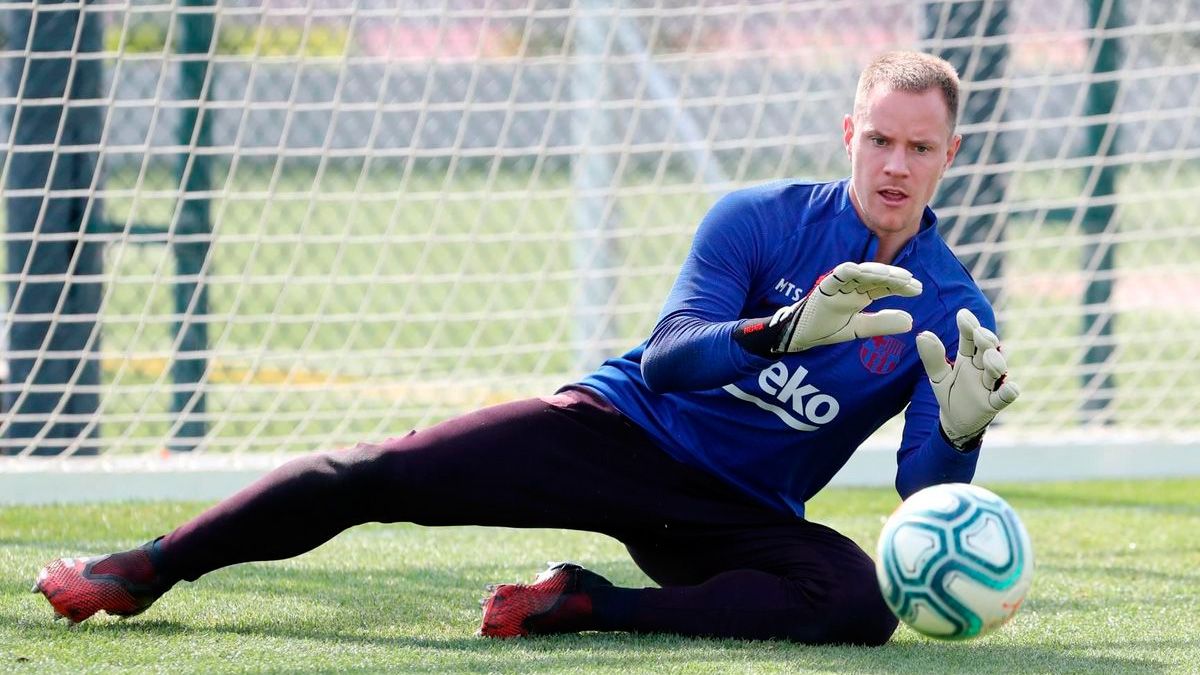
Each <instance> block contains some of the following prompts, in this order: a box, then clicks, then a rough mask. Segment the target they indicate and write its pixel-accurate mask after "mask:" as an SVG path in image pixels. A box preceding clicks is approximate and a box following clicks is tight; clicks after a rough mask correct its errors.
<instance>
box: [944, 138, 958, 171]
mask: <svg viewBox="0 0 1200 675" xmlns="http://www.w3.org/2000/svg"><path fill="white" fill-rule="evenodd" d="M960 145H962V134H954V137H953V138H951V139H950V146H949V148H947V149H946V164H945V165H943V166H942V171H943V172H944V171H945V170H946V169H949V168H950V165H951V164H953V163H954V158H955V157H956V156H957V155H958V148H959V146H960Z"/></svg>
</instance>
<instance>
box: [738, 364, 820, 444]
mask: <svg viewBox="0 0 1200 675" xmlns="http://www.w3.org/2000/svg"><path fill="white" fill-rule="evenodd" d="M807 376H808V369H807V368H805V367H804V366H801V365H798V364H797V365H796V370H795V371H794V372H789V371H788V367H787V365H785V364H784V363H783V362H782V361H776V362H775V363H772V364H771V365H770V366H768V367H767V369H766V370H764V371H762V372H761V373H759V374H758V386H759V387H760V388H761V389H762V391H763V394H765V396H764V397H762V398H759V397H758V396H755V395H754V394H751V393H748V392H746V391H743V390H742V389H740V388H739V387H737V386H736V385H732V384H729V385H726V386H725V387H723V389H724V390H725V392H726V393H728V394H732V395H733V396H734V397H736V398H739V399H741V400H743V401H746V402H747V403H753V404H754V405H756V406H758V407H759V408H762V409H763V410H766V411H767V412H769V413H772V414H774V415H775V416H776V417H778V418H779V419H780V420H782V421H783V423H784V424H786V425H788V426H789V427H791V428H793V429H795V430H796V431H816V430H818V429H820V428H821V425H822V424H826V423H827V422H830V421H831V420H833V418H835V417H837V414H838V411H839V410H841V405H840V404H838V401H837V399H836V398H834V397H832V396H830V395H829V394H824V393H821V390H820V389H817V388H816V387H815V386H813V385H811V384H805V383H804V378H805V377H807Z"/></svg>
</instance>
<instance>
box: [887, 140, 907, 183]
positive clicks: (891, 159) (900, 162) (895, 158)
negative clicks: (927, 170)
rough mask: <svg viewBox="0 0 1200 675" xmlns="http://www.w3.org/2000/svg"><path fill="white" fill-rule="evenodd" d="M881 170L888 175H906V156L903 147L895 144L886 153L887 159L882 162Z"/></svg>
mask: <svg viewBox="0 0 1200 675" xmlns="http://www.w3.org/2000/svg"><path fill="white" fill-rule="evenodd" d="M883 171H884V173H886V174H888V175H889V176H907V175H908V157H907V155H906V154H905V152H904V148H902V147H900V146H898V145H897V146H896V147H894V148H893V149H892V151H891V152H889V153H888V156H887V161H886V162H884V163H883Z"/></svg>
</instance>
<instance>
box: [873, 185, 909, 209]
mask: <svg viewBox="0 0 1200 675" xmlns="http://www.w3.org/2000/svg"><path fill="white" fill-rule="evenodd" d="M876 194H878V195H879V198H880V199H881V200H883V203H884V204H887V205H888V206H900V205H902V204H904V203H905V202H907V201H908V193H907V192H905V191H904V190H901V189H899V188H891V187H887V188H883V189H881V190H878V191H876Z"/></svg>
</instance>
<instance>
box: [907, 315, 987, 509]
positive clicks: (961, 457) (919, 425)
mask: <svg viewBox="0 0 1200 675" xmlns="http://www.w3.org/2000/svg"><path fill="white" fill-rule="evenodd" d="M970 309H971V311H972V312H974V313H975V315H976V316H977V317H979V321H980V323H981V324H982V325H984V326H985V327H987V328H988V329H990V330H996V318H995V314H994V313H993V312H992V308H991V307H990V306H988V305H986V304H983V300H982V298H981V299H980V302H979V303H978V304H972V305H970ZM957 311H958V307H947V308H946V311H945V316H946V317H949V318H948V319H947V321H946V322H945V323H944V324H943V325H942V327H941V328H940V330H938V331H935V332H937V333H938V337H939V338H941V340H942V343H943V344H945V345H946V353H947V354H951V355H953V354H955V353H956V352H957V351H958V327H957V324H956V323H955V322H954V319H953V317H954V315H955V314H956V313H957ZM939 411H940V409H939V407H938V402H937V397H936V396H935V395H934V393H933V385H931V384H930V383H929V378H928V377H926V376H925V375H924V374H923V373H922V375H921V377H920V379H919V380H918V381H917V385H916V386H915V387H914V388H913V395H912V398H911V399H910V401H909V404H908V408H907V409H906V410H905V413H904V435H903V438H902V439H901V442H900V450H899V451H898V452H897V455H896V458H897V465H896V491H897V492H898V493H900V496H901V497H902V498H905V499H907V498H908V496H909V495H911V494H912V493H914V492H916V491H917V490H920V489H921V488H924V487H929V486H930V485H938V484H940V483H969V482H971V479H972V478H973V477H974V476H975V466H976V464H977V463H978V462H979V448H975V449H973V450H971V451H969V452H960V451H958V450H957V449H956V448H955V447H954V446H952V445H950V443H949V441H947V440H946V437H945V436H944V435H943V434H942V432H941V430H940V428H939V427H940V425H941V422H940V421H939V419H938V415H939Z"/></svg>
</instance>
